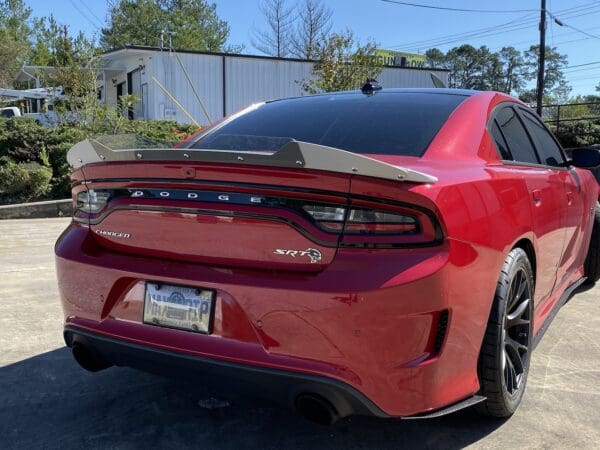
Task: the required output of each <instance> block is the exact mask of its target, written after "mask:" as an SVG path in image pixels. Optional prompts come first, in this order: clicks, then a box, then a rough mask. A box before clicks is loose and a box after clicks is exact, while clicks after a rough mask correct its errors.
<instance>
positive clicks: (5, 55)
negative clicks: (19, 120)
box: [0, 0, 31, 87]
mask: <svg viewBox="0 0 600 450" xmlns="http://www.w3.org/2000/svg"><path fill="white" fill-rule="evenodd" d="M30 16H31V8H28V7H26V6H25V3H24V2H23V0H0V43H1V44H0V87H10V86H12V84H13V80H14V78H15V75H16V73H17V71H18V70H19V68H20V67H21V65H22V64H23V62H24V61H25V60H26V59H27V54H28V52H29V41H28V37H29V35H30V33H31V29H30V28H29V17H30Z"/></svg>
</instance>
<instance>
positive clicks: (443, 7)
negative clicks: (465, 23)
mask: <svg viewBox="0 0 600 450" xmlns="http://www.w3.org/2000/svg"><path fill="white" fill-rule="evenodd" d="M381 1H382V2H385V3H394V4H396V5H401V6H413V7H415V8H427V9H437V10H442V11H454V12H470V13H492V14H513V13H521V12H534V11H537V10H535V9H511V10H508V9H506V10H503V9H464V8H449V7H445V6H433V5H423V4H420V3H409V2H400V1H396V0H381Z"/></svg>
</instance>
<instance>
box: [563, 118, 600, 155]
mask: <svg viewBox="0 0 600 450" xmlns="http://www.w3.org/2000/svg"><path fill="white" fill-rule="evenodd" d="M556 137H557V138H558V140H559V141H560V143H561V144H562V146H563V147H565V148H569V147H586V146H589V145H593V144H599V143H600V122H598V121H591V120H578V121H572V122H563V123H561V124H560V128H559V130H558V134H557V136H556Z"/></svg>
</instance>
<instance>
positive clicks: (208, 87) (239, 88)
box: [106, 49, 448, 124]
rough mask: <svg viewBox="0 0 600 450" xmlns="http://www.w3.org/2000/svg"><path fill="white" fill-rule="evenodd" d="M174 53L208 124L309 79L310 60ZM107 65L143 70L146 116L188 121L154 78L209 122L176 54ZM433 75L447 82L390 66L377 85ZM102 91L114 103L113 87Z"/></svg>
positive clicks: (119, 58)
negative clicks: (200, 100)
mask: <svg viewBox="0 0 600 450" xmlns="http://www.w3.org/2000/svg"><path fill="white" fill-rule="evenodd" d="M177 55H178V56H179V58H180V59H181V62H182V64H183V66H184V67H185V69H186V70H187V72H188V73H189V76H190V78H191V79H192V81H193V83H194V86H195V88H196V90H197V91H198V94H199V95H200V98H201V99H202V101H203V102H204V104H205V106H206V108H207V110H208V112H209V115H210V118H211V119H212V120H216V119H219V118H221V117H223V116H224V115H226V114H231V113H233V112H235V111H237V110H239V109H242V108H244V107H246V106H248V105H250V104H252V103H256V102H260V101H264V100H272V99H277V98H284V97H293V96H299V95H304V91H303V90H302V85H301V83H302V81H303V80H307V79H309V78H310V76H311V72H312V67H313V64H312V63H311V62H305V61H293V60H283V59H270V58H260V57H256V58H253V57H241V56H230V55H210V54H195V53H177ZM106 61H107V63H108V65H107V67H110V66H112V67H115V68H116V67H119V68H124V69H125V72H130V71H132V70H135V69H136V68H138V67H141V65H143V66H144V70H142V71H141V83H142V86H143V89H144V90H145V93H144V97H145V98H144V100H145V101H146V102H147V105H144V108H143V111H144V114H145V115H146V116H147V117H146V118H148V119H171V120H176V121H178V122H184V123H190V122H191V121H190V119H189V118H188V117H187V116H186V115H185V114H184V113H183V112H182V111H181V110H180V109H179V108H178V107H177V106H176V105H175V103H174V102H172V101H171V100H170V99H169V97H168V96H167V95H165V94H164V92H162V90H161V89H160V88H159V87H158V86H157V84H156V83H155V82H154V81H153V80H152V77H155V78H156V79H157V80H158V81H159V82H160V83H161V84H162V85H163V86H164V87H165V88H166V89H167V90H168V91H169V92H170V93H171V94H172V95H173V96H174V97H175V98H176V99H177V101H179V102H180V103H181V105H182V106H183V107H184V108H185V109H186V110H187V111H188V112H189V113H190V114H191V115H192V116H193V117H194V118H195V119H196V120H197V121H198V122H199V123H201V124H206V123H207V120H206V118H205V115H204V113H203V111H202V108H201V106H200V105H199V104H198V101H197V100H196V98H195V96H194V95H193V93H192V91H191V89H190V86H189V83H188V82H187V80H186V77H185V74H184V73H183V71H182V70H181V68H180V66H179V64H178V62H177V59H176V57H175V54H174V53H171V52H169V51H166V50H165V51H157V50H150V49H149V50H145V49H126V50H121V51H118V52H117V53H114V54H111V55H110V58H108V57H107V58H106ZM432 72H433V73H435V74H436V76H437V77H439V78H440V79H441V80H443V81H444V82H447V81H448V72H444V71H435V70H432V71H429V70H418V69H409V68H391V67H386V68H384V69H383V71H382V73H381V75H380V77H379V81H380V82H381V84H382V85H383V86H384V88H386V87H387V88H391V87H433V83H432V81H431V73H432ZM123 75H124V76H123V77H119V79H121V78H125V79H126V73H124V74H123ZM144 85H145V86H144ZM106 92H107V94H108V96H109V99H108V101H109V103H112V100H111V99H110V95H111V94H112V89H110V90H107V91H106Z"/></svg>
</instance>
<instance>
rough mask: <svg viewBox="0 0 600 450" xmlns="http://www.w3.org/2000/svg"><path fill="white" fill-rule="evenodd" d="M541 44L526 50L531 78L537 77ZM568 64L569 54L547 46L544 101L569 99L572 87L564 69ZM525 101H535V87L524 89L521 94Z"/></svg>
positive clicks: (525, 57) (525, 56)
mask: <svg viewBox="0 0 600 450" xmlns="http://www.w3.org/2000/svg"><path fill="white" fill-rule="evenodd" d="M538 55H539V45H532V46H531V47H529V50H526V51H525V52H524V59H525V64H526V67H527V69H526V77H527V78H528V79H529V80H535V79H536V78H537V67H538ZM567 65H568V60H567V55H563V54H561V53H559V52H558V50H557V49H556V47H546V64H545V70H544V102H548V101H549V102H565V101H567V100H568V97H569V93H570V92H571V87H570V86H569V84H568V82H567V80H566V78H565V75H564V72H563V69H564V68H565V67H566V66H567ZM520 98H521V99H522V100H523V101H527V102H530V103H535V89H530V90H527V91H523V92H521V94H520Z"/></svg>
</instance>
